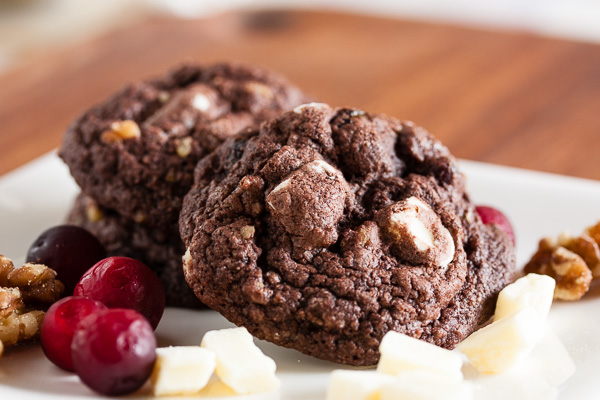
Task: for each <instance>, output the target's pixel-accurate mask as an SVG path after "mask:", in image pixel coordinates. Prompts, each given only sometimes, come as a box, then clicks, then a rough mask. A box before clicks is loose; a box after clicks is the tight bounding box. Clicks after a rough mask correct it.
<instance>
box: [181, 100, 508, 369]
mask: <svg viewBox="0 0 600 400" xmlns="http://www.w3.org/2000/svg"><path fill="white" fill-rule="evenodd" d="M180 232H181V235H182V238H183V240H184V243H185V245H186V248H187V252H186V254H185V256H184V272H185V276H186V280H187V281H188V283H189V284H190V286H191V287H192V288H193V290H194V292H195V293H196V295H197V296H198V297H199V298H200V299H201V300H202V301H203V302H205V303H206V304H207V305H209V306H210V307H212V308H214V309H215V310H217V311H219V312H221V313H222V314H223V315H224V316H225V317H227V318H228V319H229V320H231V321H232V322H234V323H235V324H237V325H243V326H245V327H246V328H247V329H248V330H249V331H250V332H252V333H253V334H254V335H255V336H257V337H259V338H261V339H266V340H269V341H271V342H274V343H276V344H279V345H283V346H286V347H291V348H295V349H297V350H300V351H301V352H303V353H307V354H310V355H313V356H316V357H319V358H323V359H326V360H331V361H334V362H338V363H343V364H350V365H373V364H375V363H376V362H377V360H378V358H379V353H378V346H379V343H380V341H381V338H382V337H383V335H384V334H385V333H386V332H388V331H390V330H394V331H399V332H402V333H405V334H408V335H410V336H413V337H415V338H419V339H422V340H425V341H427V342H430V343H434V344H436V345H439V346H442V347H446V348H453V347H454V346H455V345H456V344H457V343H458V342H459V341H460V340H462V339H463V338H465V337H466V336H467V335H468V334H469V333H471V332H473V331H474V330H475V329H476V328H477V327H478V326H479V325H480V324H481V323H483V322H484V321H486V320H488V318H489V317H491V315H492V313H493V310H494V303H495V299H496V296H497V294H498V292H499V291H500V290H501V289H502V288H503V287H504V286H505V285H506V284H507V283H509V282H510V280H511V278H512V274H513V270H514V264H515V260H514V251H513V246H512V244H511V242H510V239H509V238H508V237H507V236H506V235H505V234H504V233H503V232H501V231H500V230H499V229H497V228H496V227H495V226H492V225H489V226H488V225H484V224H483V223H482V222H481V219H480V218H479V216H478V215H477V213H476V212H475V209H474V206H473V205H472V204H471V202H470V201H469V197H468V195H467V194H466V192H465V182H464V177H463V175H461V174H460V172H459V171H458V169H457V166H456V162H455V159H454V158H453V157H452V156H451V155H450V153H449V152H448V150H447V148H446V147H444V146H443V145H442V144H441V143H440V142H438V141H437V140H436V139H434V138H433V137H432V136H431V135H430V134H429V133H427V132H426V131H425V130H424V129H423V128H420V127H417V126H415V125H414V124H412V123H410V122H400V121H398V120H395V119H393V118H390V117H386V116H383V115H372V114H367V113H365V112H362V111H359V110H353V109H332V108H330V107H329V106H327V105H324V104H308V105H303V106H300V107H297V108H295V109H294V110H293V111H291V112H288V113H285V114H282V115H281V116H279V117H278V118H276V119H274V120H272V121H270V122H268V123H266V124H264V125H262V126H261V128H260V130H259V131H257V132H252V133H248V134H246V135H244V136H241V137H238V138H235V139H229V140H228V141H226V142H225V143H224V144H223V145H222V146H221V147H220V148H219V149H217V150H216V151H215V152H213V153H212V154H211V155H209V156H208V157H206V158H205V159H204V160H202V161H201V162H200V163H199V164H198V167H197V169H196V174H195V184H194V186H193V187H192V190H191V191H190V192H189V194H188V195H187V196H186V198H185V200H184V203H183V210H182V213H181V216H180Z"/></svg>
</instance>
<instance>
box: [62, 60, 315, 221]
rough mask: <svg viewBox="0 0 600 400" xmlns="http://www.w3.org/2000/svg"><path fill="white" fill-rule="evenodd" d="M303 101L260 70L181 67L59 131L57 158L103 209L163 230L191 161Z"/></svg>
mask: <svg viewBox="0 0 600 400" xmlns="http://www.w3.org/2000/svg"><path fill="white" fill-rule="evenodd" d="M303 102H305V97H304V95H303V94H302V93H301V92H300V91H299V90H298V89H297V88H296V87H295V86H293V85H292V84H290V83H289V82H287V81H286V80H285V79H283V78H281V77H280V76H278V75H277V74H275V73H273V72H271V71H268V70H265V69H262V68H258V67H254V66H248V65H242V64H233V63H224V64H216V65H210V66H196V65H187V66H183V67H181V68H179V69H176V70H174V71H172V72H170V73H169V74H168V75H167V76H166V77H164V78H162V79H157V80H151V81H146V82H140V83H134V84H132V85H129V86H127V87H125V88H124V89H123V90H122V91H121V92H120V93H118V94H116V95H115V96H113V97H112V98H110V99H108V100H107V101H106V102H104V103H102V104H100V105H98V106H96V107H95V108H93V109H91V110H89V111H87V112H85V113H84V114H83V115H81V116H80V117H79V118H78V119H77V120H76V121H75V122H74V123H73V124H72V125H71V126H70V127H69V128H68V130H67V132H66V133H65V136H64V139H63V144H62V148H61V150H60V156H61V157H62V158H63V160H64V161H65V162H66V163H67V165H68V166H69V167H70V170H71V174H72V175H73V177H74V178H75V180H76V181H77V183H78V184H79V186H81V188H82V191H83V192H84V193H86V194H87V195H89V196H91V197H92V198H94V199H95V200H96V201H97V202H98V203H99V204H101V205H102V206H104V207H108V208H110V209H113V210H116V211H117V212H119V213H120V214H121V215H123V216H125V217H127V218H130V219H133V220H135V221H137V222H144V223H146V224H149V225H153V226H164V225H170V224H172V223H174V222H176V221H177V218H178V215H179V210H180V207H181V202H182V199H183V196H184V195H185V194H186V193H187V191H188V190H189V188H190V186H191V185H192V181H193V171H194V167H195V166H196V163H197V162H198V160H200V159H201V158H202V157H203V156H204V155H205V154H207V153H209V152H210V151H212V150H213V149H214V148H216V147H217V146H218V145H219V144H220V143H221V142H222V141H223V140H225V139H226V138H228V137H231V136H234V135H236V134H237V133H239V132H241V131H244V130H245V129H247V128H248V127H255V126H257V125H258V124H260V123H261V122H262V121H264V120H267V119H270V118H272V117H274V116H276V115H278V114H280V113H281V112H282V111H285V110H288V109H291V108H293V107H294V106H296V105H298V104H301V103H303Z"/></svg>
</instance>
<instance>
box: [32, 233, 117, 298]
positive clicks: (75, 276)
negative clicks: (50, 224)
mask: <svg viewBox="0 0 600 400" xmlns="http://www.w3.org/2000/svg"><path fill="white" fill-rule="evenodd" d="M104 257H106V249H105V248H104V246H102V244H101V243H100V242H99V241H98V239H96V237H95V236H94V235H92V234H91V233H90V232H88V231H86V230H85V229H83V228H80V227H78V226H74V225H59V226H55V227H54V228H50V229H48V230H47V231H45V232H44V233H42V234H41V235H40V236H39V237H38V238H37V239H36V240H35V241H34V242H33V244H32V245H31V247H30V248H29V251H28V252H27V262H34V263H37V264H44V265H46V266H48V267H50V268H52V269H53V270H55V271H56V273H57V278H58V279H59V280H60V281H61V282H62V283H64V285H65V292H64V293H65V295H66V296H68V295H71V294H73V288H75V285H76V284H77V282H78V281H79V278H81V276H82V275H83V273H84V272H85V271H87V270H88V269H89V268H90V267H91V266H92V265H94V264H95V263H97V262H98V261H100V260H102V259H103V258H104Z"/></svg>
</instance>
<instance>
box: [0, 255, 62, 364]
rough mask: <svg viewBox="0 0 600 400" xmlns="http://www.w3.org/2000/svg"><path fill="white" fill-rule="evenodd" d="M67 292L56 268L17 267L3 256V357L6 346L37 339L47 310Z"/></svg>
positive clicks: (0, 259)
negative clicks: (58, 277)
mask: <svg viewBox="0 0 600 400" xmlns="http://www.w3.org/2000/svg"><path fill="white" fill-rule="evenodd" d="M63 291H64V285H63V284H62V282H60V281H59V280H57V279H56V272H55V271H54V270H53V269H50V268H48V267H46V266H45V265H41V264H30V263H27V264H25V265H23V266H22V267H20V268H15V267H14V264H13V262H12V260H10V259H9V258H7V257H4V256H2V255H0V355H1V354H2V351H3V349H4V346H10V345H13V344H16V343H19V342H21V341H24V340H28V339H32V338H34V337H35V336H37V334H38V333H39V331H40V326H41V323H42V320H43V319H44V311H43V309H45V308H47V307H49V306H50V305H51V304H52V303H54V302H55V301H57V300H58V299H60V296H61V295H62V292H63Z"/></svg>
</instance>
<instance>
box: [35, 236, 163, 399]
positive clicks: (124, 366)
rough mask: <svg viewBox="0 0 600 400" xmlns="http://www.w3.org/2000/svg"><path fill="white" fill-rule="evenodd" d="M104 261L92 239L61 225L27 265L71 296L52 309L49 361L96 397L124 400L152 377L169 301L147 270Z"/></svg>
mask: <svg viewBox="0 0 600 400" xmlns="http://www.w3.org/2000/svg"><path fill="white" fill-rule="evenodd" d="M104 257H106V250H105V249H104V247H103V246H102V244H100V243H99V242H98V240H97V239H96V237H94V236H93V235H92V234H91V233H89V232H88V231H86V230H84V229H82V228H79V227H76V226H70V225H61V226H57V227H54V228H52V229H49V230H48V231H46V232H44V233H43V234H42V235H41V236H40V237H39V238H38V239H37V240H36V241H35V242H34V244H33V245H32V246H31V248H30V249H29V252H28V255H27V260H28V261H31V262H36V263H41V264H45V265H47V266H49V267H50V268H52V269H54V270H55V271H56V272H57V277H58V279H60V280H61V281H63V283H64V284H65V294H66V295H67V297H65V298H63V299H61V300H60V301H58V302H56V303H54V304H53V305H52V306H51V307H50V308H49V309H48V311H47V313H46V316H45V318H44V322H43V323H42V328H41V341H42V348H43V350H44V354H46V356H47V357H48V359H49V360H50V361H52V362H53V363H54V364H56V365H57V366H59V367H60V368H62V369H65V370H67V371H71V372H76V373H77V375H79V377H80V378H81V380H82V381H83V382H84V383H85V384H86V385H88V386H89V387H90V388H91V389H93V390H95V391H97V392H99V393H102V394H106V395H123V394H128V393H132V392H134V391H136V390H137V389H139V388H140V387H141V386H142V385H143V384H144V382H145V381H146V380H147V379H148V377H149V376H150V373H151V372H152V368H153V366H154V362H155V358H156V338H155V336H154V329H156V327H157V325H158V323H159V321H160V319H161V317H162V314H163V312H164V309H165V295H164V291H163V288H162V285H161V283H160V281H159V280H158V277H157V276H156V275H155V274H154V272H152V271H151V270H150V269H149V268H148V267H147V266H146V265H144V264H143V263H141V262H139V261H137V260H134V259H131V258H126V257H109V258H104ZM90 266H91V267H90Z"/></svg>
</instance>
